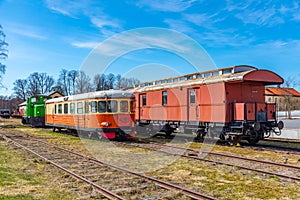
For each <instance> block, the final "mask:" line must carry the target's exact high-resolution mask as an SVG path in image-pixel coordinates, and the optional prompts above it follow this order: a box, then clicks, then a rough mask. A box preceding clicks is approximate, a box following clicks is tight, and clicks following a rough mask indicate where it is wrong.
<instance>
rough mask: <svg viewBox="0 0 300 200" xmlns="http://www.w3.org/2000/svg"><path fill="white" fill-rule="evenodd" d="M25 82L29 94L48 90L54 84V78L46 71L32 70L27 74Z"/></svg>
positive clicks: (43, 92) (42, 92)
mask: <svg viewBox="0 0 300 200" xmlns="http://www.w3.org/2000/svg"><path fill="white" fill-rule="evenodd" d="M27 82H28V84H27V93H28V95H29V96H32V95H36V94H45V93H47V92H50V91H51V90H52V89H53V86H54V79H53V78H52V77H51V76H49V75H47V74H46V73H38V72H34V73H32V74H30V75H29V77H28V78H27Z"/></svg>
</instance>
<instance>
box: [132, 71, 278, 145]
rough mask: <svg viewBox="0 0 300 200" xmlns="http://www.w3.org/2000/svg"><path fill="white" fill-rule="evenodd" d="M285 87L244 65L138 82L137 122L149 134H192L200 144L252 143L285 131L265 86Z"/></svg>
mask: <svg viewBox="0 0 300 200" xmlns="http://www.w3.org/2000/svg"><path fill="white" fill-rule="evenodd" d="M282 83H283V79H282V78H281V77H280V76H278V75H277V74H275V73H274V72H271V71H268V70H260V69H257V68H255V67H252V66H245V65H241V66H234V67H229V68H223V69H218V70H213V71H207V72H201V73H195V74H188V75H184V76H179V77H173V78H168V79H163V80H157V81H152V82H145V83H140V84H138V85H136V88H135V89H134V93H135V98H136V102H137V106H136V107H137V109H136V116H135V118H136V121H137V124H138V126H139V127H140V128H141V127H143V128H144V130H146V131H148V132H153V131H154V132H157V131H162V132H165V133H166V134H167V135H169V134H172V133H173V132H174V131H178V132H187V131H192V132H194V133H195V134H196V135H197V137H198V138H199V139H203V138H204V137H205V136H207V135H208V136H209V137H213V138H214V137H218V138H219V137H220V138H221V139H224V140H227V141H229V142H230V143H232V144H235V143H237V142H239V141H240V140H241V139H246V140H248V141H249V143H252V144H254V143H257V142H258V141H259V140H260V139H263V138H265V137H268V136H269V135H270V133H271V131H277V132H278V128H279V129H282V128H283V123H282V122H277V119H276V105H275V104H267V103H265V96H264V90H265V86H266V85H274V84H282Z"/></svg>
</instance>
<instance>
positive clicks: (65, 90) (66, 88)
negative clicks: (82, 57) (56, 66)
mask: <svg viewBox="0 0 300 200" xmlns="http://www.w3.org/2000/svg"><path fill="white" fill-rule="evenodd" d="M77 75H78V71H76V70H71V71H68V70H66V69H62V70H61V71H60V73H59V78H58V80H57V84H56V86H55V88H56V90H57V91H59V92H61V93H62V94H64V95H67V96H69V95H72V94H74V93H75V91H74V90H75V81H76V78H77Z"/></svg>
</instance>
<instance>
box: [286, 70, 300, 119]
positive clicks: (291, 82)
mask: <svg viewBox="0 0 300 200" xmlns="http://www.w3.org/2000/svg"><path fill="white" fill-rule="evenodd" d="M298 85H299V81H298V80H297V79H296V77H294V76H289V77H288V78H287V79H285V81H284V84H283V87H285V88H295V87H296V86H298ZM292 98H293V94H292V93H290V92H289V91H288V90H286V92H285V94H284V103H285V108H284V109H285V111H286V112H287V117H288V118H289V119H291V118H292V111H291V110H292V109H291V108H292V104H293V101H292Z"/></svg>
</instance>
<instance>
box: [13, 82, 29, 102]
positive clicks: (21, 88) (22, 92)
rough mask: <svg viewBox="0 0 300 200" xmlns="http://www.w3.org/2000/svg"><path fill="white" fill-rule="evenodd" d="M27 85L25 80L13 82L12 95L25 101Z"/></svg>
mask: <svg viewBox="0 0 300 200" xmlns="http://www.w3.org/2000/svg"><path fill="white" fill-rule="evenodd" d="M27 83H28V81H27V80H26V79H17V80H16V81H15V82H14V88H13V90H14V94H15V95H16V96H17V97H19V98H20V99H23V100H24V101H26V99H27V91H26V89H27Z"/></svg>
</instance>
